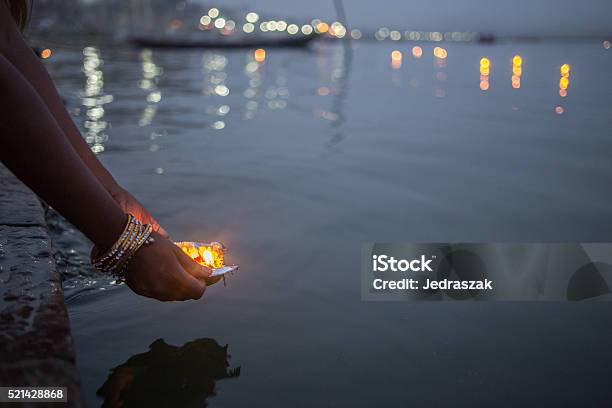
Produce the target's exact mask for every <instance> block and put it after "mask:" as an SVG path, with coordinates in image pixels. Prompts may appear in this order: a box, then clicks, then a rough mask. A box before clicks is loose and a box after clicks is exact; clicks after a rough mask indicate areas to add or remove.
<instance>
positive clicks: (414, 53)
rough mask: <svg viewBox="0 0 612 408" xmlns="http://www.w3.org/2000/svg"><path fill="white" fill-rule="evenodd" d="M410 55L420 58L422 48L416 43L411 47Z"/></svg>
mask: <svg viewBox="0 0 612 408" xmlns="http://www.w3.org/2000/svg"><path fill="white" fill-rule="evenodd" d="M412 56H413V57H414V58H421V57H422V56H423V49H422V48H421V47H419V46H418V45H417V46H415V47H412Z"/></svg>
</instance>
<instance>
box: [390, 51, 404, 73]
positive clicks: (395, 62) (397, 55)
mask: <svg viewBox="0 0 612 408" xmlns="http://www.w3.org/2000/svg"><path fill="white" fill-rule="evenodd" d="M391 67H392V68H393V69H400V68H401V67H402V52H401V51H398V50H393V52H391Z"/></svg>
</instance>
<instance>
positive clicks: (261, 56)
mask: <svg viewBox="0 0 612 408" xmlns="http://www.w3.org/2000/svg"><path fill="white" fill-rule="evenodd" d="M253 57H254V58H255V61H257V62H264V61H265V60H266V50H264V49H263V48H258V49H256V50H255V52H254V53H253Z"/></svg>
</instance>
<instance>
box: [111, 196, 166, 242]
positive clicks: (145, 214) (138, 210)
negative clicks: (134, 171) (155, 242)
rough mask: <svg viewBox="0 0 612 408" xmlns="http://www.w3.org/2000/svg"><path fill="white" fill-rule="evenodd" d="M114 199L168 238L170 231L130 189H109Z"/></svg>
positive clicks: (139, 219) (127, 210)
mask: <svg viewBox="0 0 612 408" xmlns="http://www.w3.org/2000/svg"><path fill="white" fill-rule="evenodd" d="M109 192H110V194H111V196H113V199H114V200H115V201H116V202H117V204H119V207H121V209H122V210H123V211H124V212H125V213H130V214H132V215H133V216H134V217H136V219H137V220H138V221H140V222H142V223H143V224H151V225H152V226H153V231H155V232H157V233H159V234H160V235H162V236H163V237H165V238H168V233H167V232H166V230H165V229H163V228H162V227H161V225H159V223H158V222H157V221H155V218H153V216H152V215H151V213H150V212H149V211H148V210H147V209H146V208H145V207H144V206H143V205H142V204H141V203H140V201H138V200H137V199H136V197H134V196H133V195H132V194H130V192H129V191H127V190H124V189H123V188H122V187H119V186H117V187H115V188H114V189H112V190H110V191H109Z"/></svg>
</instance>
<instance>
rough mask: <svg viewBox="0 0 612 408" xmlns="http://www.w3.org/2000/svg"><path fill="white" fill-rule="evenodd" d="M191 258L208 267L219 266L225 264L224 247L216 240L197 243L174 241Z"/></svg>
mask: <svg viewBox="0 0 612 408" xmlns="http://www.w3.org/2000/svg"><path fill="white" fill-rule="evenodd" d="M175 245H177V246H178V247H179V248H181V249H182V250H183V252H184V253H185V254H186V255H187V256H189V257H190V258H191V259H193V260H194V261H196V262H197V263H199V264H200V265H203V266H208V267H209V268H220V267H222V266H223V265H224V264H225V248H224V247H223V245H221V244H220V243H218V242H211V243H209V244H203V245H197V243H195V242H175Z"/></svg>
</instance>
